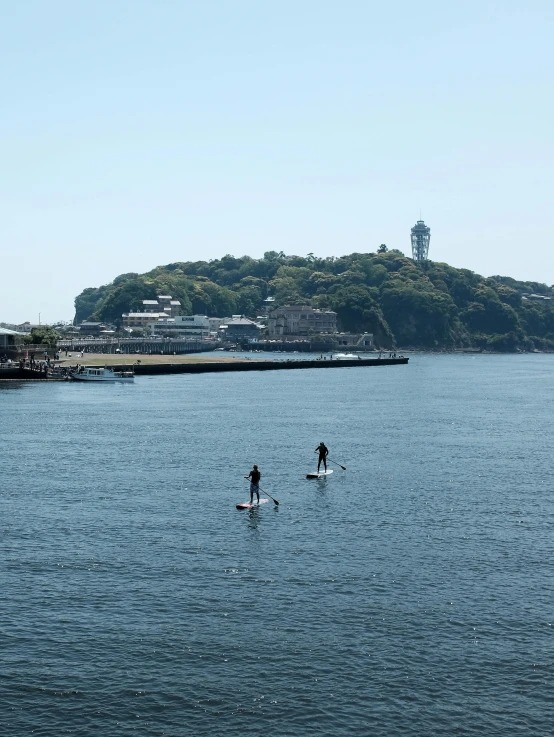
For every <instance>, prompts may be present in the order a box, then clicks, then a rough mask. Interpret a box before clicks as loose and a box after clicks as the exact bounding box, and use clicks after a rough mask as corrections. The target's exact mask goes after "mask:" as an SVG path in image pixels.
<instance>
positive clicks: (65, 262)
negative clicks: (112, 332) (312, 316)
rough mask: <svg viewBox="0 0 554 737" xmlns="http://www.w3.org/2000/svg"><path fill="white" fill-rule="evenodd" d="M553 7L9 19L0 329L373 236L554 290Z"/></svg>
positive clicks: (142, 7) (1, 124)
mask: <svg viewBox="0 0 554 737" xmlns="http://www.w3.org/2000/svg"><path fill="white" fill-rule="evenodd" d="M553 30H554V7H553V6H552V5H551V4H550V3H546V1H545V0H531V2H529V3H527V4H526V5H525V6H522V5H521V4H520V3H516V2H515V1H513V0H504V2H502V3H499V2H496V1H493V0H483V1H482V2H477V0H468V2H467V3H465V4H464V6H463V7H461V6H447V5H445V4H444V3H441V2H438V1H435V0H434V1H429V0H423V2H422V3H420V4H418V5H417V7H416V6H413V4H411V3H408V2H406V0H399V1H398V2H397V3H395V4H393V5H389V6H383V5H381V4H377V3H371V2H369V3H368V2H362V0H345V2H343V3H341V4H340V6H339V4H337V3H335V2H328V1H326V0H321V1H318V2H315V0H305V1H304V2H303V3H300V4H298V3H293V2H291V0H283V2H282V3H280V4H279V5H278V6H276V5H265V6H264V5H263V4H260V3H256V2H254V0H235V2H232V3H231V2H226V1H225V0H218V1H216V0H207V2H205V3H203V4H201V5H196V4H190V5H189V4H178V3H173V2H170V1H169V0H161V1H160V2H158V3H156V4H152V3H149V2H146V0H144V1H142V0H136V1H133V2H131V1H130V0H121V1H120V2H119V3H117V4H113V3H108V2H107V0H99V1H98V2H96V3H94V4H84V5H78V6H77V5H75V4H74V3H70V2H69V1H68V0H58V1H56V2H54V3H52V4H48V5H47V4H44V3H41V2H38V0H34V1H33V0H31V1H30V2H28V3H25V4H24V5H12V6H9V7H6V8H5V10H4V15H3V24H2V27H1V28H0V40H1V42H2V58H3V61H4V64H3V67H4V69H5V70H6V72H5V74H4V80H3V82H4V84H3V94H4V110H3V116H2V118H1V119H0V131H1V133H2V144H1V146H2V161H3V174H4V176H3V179H2V198H1V202H2V205H1V208H2V210H1V218H0V222H1V228H2V236H1V237H2V243H3V244H4V247H3V250H2V263H3V267H4V284H3V289H2V293H1V294H2V297H1V298H0V321H3V322H9V323H20V322H23V321H25V320H30V321H31V322H36V321H38V313H39V312H40V313H41V321H42V322H54V321H57V320H61V319H63V320H71V319H72V318H73V315H74V308H73V300H74V298H75V297H76V296H77V295H78V294H79V293H80V292H81V291H82V290H83V289H84V288H86V287H97V286H100V285H101V284H106V283H109V282H111V281H112V280H113V279H114V278H115V277H116V276H118V275H119V274H121V273H125V272H138V273H144V272H146V271H150V270H151V269H153V268H155V267H156V266H159V265H164V264H168V263H172V262H175V261H197V260H209V259H214V258H220V257H222V256H224V255H225V254H227V253H230V254H232V255H234V256H242V255H249V256H252V257H254V258H260V257H261V256H262V255H263V253H264V252H265V251H271V250H275V251H284V252H285V253H287V254H295V255H301V256H303V255H306V254H307V253H309V252H313V253H314V254H316V255H317V256H321V257H326V256H331V255H332V256H341V255H344V254H348V253H352V252H373V251H376V250H377V248H378V246H379V244H380V243H386V244H387V246H388V247H389V248H391V249H392V248H397V249H399V250H400V251H402V252H403V253H404V254H405V255H407V256H410V255H411V253H410V241H409V238H410V228H411V227H412V226H413V225H414V224H415V222H416V220H418V219H419V217H420V212H421V216H422V218H423V220H425V222H426V223H427V224H428V225H429V226H430V228H431V246H430V251H429V256H430V258H431V259H432V260H433V261H443V262H447V263H449V264H451V265H452V266H455V267H460V268H467V269H471V270H472V271H475V272H477V273H479V274H482V275H484V276H491V275H496V274H499V275H503V276H511V277H513V278H515V279H518V280H524V281H538V282H545V283H547V284H552V283H554V259H553V258H552V256H551V239H552V217H551V213H550V209H551V208H550V201H551V192H552V179H553V177H554V174H553V172H554V167H553V163H554V161H553V160H554V151H553V146H552V142H551V135H552V134H551V130H552V127H553V122H554V120H553V118H554V114H553V113H554V102H553V101H552V95H551V79H552V71H553V66H554V65H553V52H552V48H551V46H552V45H551V38H552V35H553Z"/></svg>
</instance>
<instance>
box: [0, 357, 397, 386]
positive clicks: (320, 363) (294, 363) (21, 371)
mask: <svg viewBox="0 0 554 737" xmlns="http://www.w3.org/2000/svg"><path fill="white" fill-rule="evenodd" d="M408 360H409V359H408V358H404V357H402V358H356V359H354V358H353V359H328V360H325V359H314V360H309V359H308V360H304V361H303V360H294V359H281V360H276V361H275V360H268V361H263V360H262V361H259V360H258V361H253V360H250V359H246V360H243V361H201V362H198V363H144V364H143V363H135V364H129V363H121V364H110V368H113V369H114V370H115V371H130V370H133V371H134V372H135V374H136V375H137V376H162V375H166V374H206V373H218V372H219V373H221V372H222V371H277V370H286V369H311V368H318V369H321V368H348V367H358V368H359V367H360V366H396V365H399V364H406V363H408ZM85 365H86V364H85ZM62 378H64V377H62V376H60V374H59V372H57V371H56V372H54V374H53V373H52V371H51V369H48V370H47V371H46V372H45V371H44V369H39V368H33V369H31V368H29V367H25V368H20V367H19V366H13V367H12V368H9V369H2V368H0V381H1V380H6V379H12V380H18V381H33V380H35V381H36V380H39V381H40V380H42V381H60V379H62Z"/></svg>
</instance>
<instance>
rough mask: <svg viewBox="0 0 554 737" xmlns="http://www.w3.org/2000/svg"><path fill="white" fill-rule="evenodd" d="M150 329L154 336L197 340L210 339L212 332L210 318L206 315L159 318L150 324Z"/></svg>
mask: <svg viewBox="0 0 554 737" xmlns="http://www.w3.org/2000/svg"><path fill="white" fill-rule="evenodd" d="M150 329H151V330H152V335H159V336H162V337H166V336H168V335H169V336H174V337H180V338H181V337H186V338H197V339H198V340H202V339H203V338H209V337H210V333H211V332H212V330H211V326H210V318H209V317H206V315H177V316H176V317H162V316H159V317H158V319H157V320H156V321H151V322H150Z"/></svg>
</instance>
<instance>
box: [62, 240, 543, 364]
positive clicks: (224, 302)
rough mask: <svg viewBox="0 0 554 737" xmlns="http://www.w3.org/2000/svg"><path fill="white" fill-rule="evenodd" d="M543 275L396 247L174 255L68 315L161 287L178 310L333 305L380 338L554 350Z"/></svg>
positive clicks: (132, 299) (81, 300)
mask: <svg viewBox="0 0 554 737" xmlns="http://www.w3.org/2000/svg"><path fill="white" fill-rule="evenodd" d="M522 293H529V294H531V293H533V294H539V295H544V296H552V290H551V289H550V287H547V286H546V284H539V283H535V282H520V281H516V280H515V279H511V278H509V277H501V276H494V277H489V278H484V277H482V276H479V275H478V274H475V273H473V272H472V271H469V270H467V269H455V268H453V267H452V266H448V264H443V263H435V262H433V261H428V262H426V263H424V264H422V265H418V264H415V263H414V262H413V261H412V260H411V259H409V258H406V257H405V256H404V255H403V254H402V253H401V252H400V251H388V252H379V253H352V254H350V255H348V256H342V257H341V258H325V259H320V258H317V257H315V256H314V255H313V254H308V256H306V257H302V256H287V255H285V254H284V253H282V252H281V253H277V252H275V251H269V252H267V253H265V254H264V257H263V258H261V259H253V258H250V257H248V256H243V257H241V258H235V257H233V256H224V257H223V258H221V259H219V260H214V261H209V262H206V261H196V262H178V263H174V264H168V265H167V266H158V267H157V268H155V269H153V270H152V271H150V272H148V273H146V274H134V273H130V274H121V275H120V276H118V277H117V278H116V279H114V280H113V282H112V283H111V284H107V285H105V286H102V287H98V288H95V287H91V288H88V289H85V290H84V291H83V292H82V293H81V294H80V295H79V296H78V297H77V298H76V299H75V308H76V314H75V323H76V324H78V323H80V322H82V321H83V320H100V321H104V322H110V323H115V324H121V315H122V313H123V312H129V311H140V310H141V307H142V300H143V299H155V298H156V295H158V294H170V295H172V297H173V298H174V299H179V300H180V301H181V303H182V312H183V314H206V315H209V316H218V317H224V316H229V315H232V314H243V315H247V316H250V317H256V316H257V315H262V314H267V310H268V307H267V304H264V301H263V300H264V299H265V298H266V297H268V296H272V297H274V298H275V302H274V303H273V304H272V305H271V308H273V307H276V306H279V305H285V304H311V305H313V306H314V307H319V308H326V309H332V310H335V311H336V312H337V313H338V318H339V321H340V327H341V329H342V330H344V331H352V332H371V333H374V335H375V339H376V343H377V345H379V346H381V347H383V348H389V347H396V346H398V347H405V348H407V347H420V348H457V347H458V348H461V347H477V348H484V349H488V350H500V351H515V350H533V349H538V350H554V300H536V299H525V298H522V296H521V295H522Z"/></svg>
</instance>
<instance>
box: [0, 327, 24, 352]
mask: <svg viewBox="0 0 554 737" xmlns="http://www.w3.org/2000/svg"><path fill="white" fill-rule="evenodd" d="M22 342H23V333H20V332H18V331H17V330H9V329H8V328H0V351H8V350H11V351H13V350H16V349H17V348H18V347H19V346H20V345H21V343H22Z"/></svg>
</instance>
